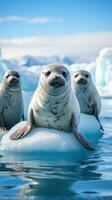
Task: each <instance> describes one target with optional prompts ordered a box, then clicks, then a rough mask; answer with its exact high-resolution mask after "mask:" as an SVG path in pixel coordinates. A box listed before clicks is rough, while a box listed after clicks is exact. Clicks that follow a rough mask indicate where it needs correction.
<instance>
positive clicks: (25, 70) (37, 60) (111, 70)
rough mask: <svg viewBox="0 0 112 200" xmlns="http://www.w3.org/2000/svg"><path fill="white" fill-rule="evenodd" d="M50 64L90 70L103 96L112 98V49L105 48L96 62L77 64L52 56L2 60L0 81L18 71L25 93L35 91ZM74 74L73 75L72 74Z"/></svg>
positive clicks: (67, 59) (70, 58) (72, 60)
mask: <svg viewBox="0 0 112 200" xmlns="http://www.w3.org/2000/svg"><path fill="white" fill-rule="evenodd" d="M50 63H62V64H63V63H64V64H66V65H68V66H69V68H70V69H71V71H74V70H78V69H86V70H88V71H89V72H90V73H91V74H92V77H93V81H94V83H95V84H96V86H97V87H98V89H99V92H100V94H101V95H102V96H112V47H108V48H104V49H102V50H101V51H100V52H99V55H98V57H97V58H96V60H95V61H94V62H91V63H82V62H80V63H79V62H77V61H76V59H75V56H74V57H70V56H65V57H60V56H56V55H54V56H51V57H44V56H43V57H33V56H28V55H26V56H24V57H21V58H17V59H9V60H6V59H0V80H1V79H2V76H3V74H4V73H5V72H6V71H7V70H17V71H18V72H19V73H20V74H21V79H22V88H23V90H24V91H34V89H35V88H36V86H37V84H38V79H39V74H40V72H41V70H42V69H43V67H45V65H47V64H50ZM72 74H73V73H72Z"/></svg>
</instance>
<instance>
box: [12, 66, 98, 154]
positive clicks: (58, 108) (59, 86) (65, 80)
mask: <svg viewBox="0 0 112 200" xmlns="http://www.w3.org/2000/svg"><path fill="white" fill-rule="evenodd" d="M79 117H80V108H79V103H78V101H77V98H76V96H75V95H74V94H73V91H72V88H71V76H70V73H69V71H68V69H67V68H66V67H65V66H63V65H60V64H50V65H48V66H47V67H46V68H44V70H43V71H42V73H41V76H40V81H39V86H38V88H37V89H36V91H35V93H34V95H33V98H32V100H31V102H30V105H29V111H28V119H27V122H26V124H25V125H24V126H23V127H21V128H20V129H19V130H16V131H15V132H14V133H12V134H11V136H10V139H12V140H16V139H19V138H23V137H24V136H25V135H26V134H28V133H29V131H30V130H31V129H32V127H33V125H34V126H36V127H46V128H53V129H58V130H62V131H66V132H69V131H72V132H73V134H74V135H75V137H76V138H77V140H78V141H79V142H80V143H81V144H82V145H83V147H85V148H86V149H88V150H91V151H92V150H94V148H93V147H92V146H91V145H90V144H89V142H88V141H87V140H86V138H85V137H84V136H83V135H81V134H80V133H79V132H78V122H79Z"/></svg>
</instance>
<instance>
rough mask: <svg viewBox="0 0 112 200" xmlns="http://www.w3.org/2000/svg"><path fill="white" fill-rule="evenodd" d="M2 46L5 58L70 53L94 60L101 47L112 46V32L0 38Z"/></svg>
mask: <svg viewBox="0 0 112 200" xmlns="http://www.w3.org/2000/svg"><path fill="white" fill-rule="evenodd" d="M0 46H1V47H2V56H3V57H4V58H14V57H17V56H23V55H26V54H30V55H33V56H51V55H60V56H66V55H68V56H74V57H76V58H78V59H79V60H82V61H93V60H94V59H95V58H96V56H98V53H99V51H100V49H102V48H105V47H112V32H95V33H79V34H73V35H60V36H35V37H27V38H14V39H0Z"/></svg>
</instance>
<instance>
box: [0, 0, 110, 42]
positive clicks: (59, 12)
mask: <svg viewBox="0 0 112 200" xmlns="http://www.w3.org/2000/svg"><path fill="white" fill-rule="evenodd" d="M10 16H16V17H19V19H20V20H15V21H13V20H12V21H11V20H10V18H9V20H6V19H5V18H4V17H10ZM0 17H1V18H2V21H1V22H0V38H13V37H26V36H34V35H65V34H73V33H76V32H97V31H111V30H112V0H0ZM23 18H28V19H30V18H47V19H50V20H48V21H46V22H45V23H28V22H26V21H24V20H21V19H23Z"/></svg>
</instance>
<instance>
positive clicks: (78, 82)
mask: <svg viewBox="0 0 112 200" xmlns="http://www.w3.org/2000/svg"><path fill="white" fill-rule="evenodd" d="M73 86H74V90H75V95H76V97H77V99H78V102H79V105H80V110H81V112H82V113H85V114H89V115H94V116H95V117H96V118H97V120H98V121H100V120H99V114H100V112H101V99H100V96H99V94H98V91H97V89H96V87H95V85H94V83H93V81H92V77H91V74H90V73H89V72H88V71H86V70H78V71H76V72H75V73H74V78H73ZM101 128H102V129H103V127H102V125H101Z"/></svg>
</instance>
